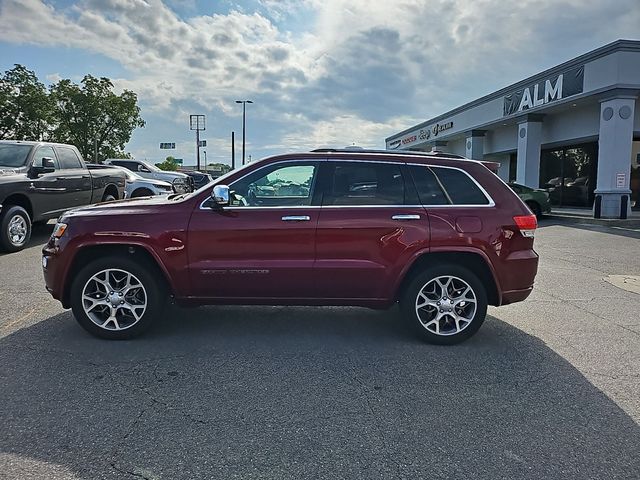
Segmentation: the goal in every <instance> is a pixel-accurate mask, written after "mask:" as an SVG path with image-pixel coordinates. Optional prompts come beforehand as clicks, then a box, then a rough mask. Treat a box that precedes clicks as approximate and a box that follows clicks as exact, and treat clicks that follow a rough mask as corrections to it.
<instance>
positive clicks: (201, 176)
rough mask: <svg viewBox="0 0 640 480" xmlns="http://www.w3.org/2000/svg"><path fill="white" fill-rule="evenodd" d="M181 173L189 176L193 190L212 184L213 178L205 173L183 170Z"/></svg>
mask: <svg viewBox="0 0 640 480" xmlns="http://www.w3.org/2000/svg"><path fill="white" fill-rule="evenodd" d="M182 173H184V174H186V175H189V176H190V177H191V178H192V179H193V188H194V189H195V190H197V189H199V188H202V187H204V186H205V185H207V184H209V183H211V182H213V177H212V176H211V175H209V174H208V173H205V172H200V171H198V170H189V171H187V170H184V171H183V172H182Z"/></svg>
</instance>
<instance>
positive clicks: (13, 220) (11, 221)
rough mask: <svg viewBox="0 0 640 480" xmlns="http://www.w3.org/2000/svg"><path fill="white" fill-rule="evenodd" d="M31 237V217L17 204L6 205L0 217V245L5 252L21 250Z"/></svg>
mask: <svg viewBox="0 0 640 480" xmlns="http://www.w3.org/2000/svg"><path fill="white" fill-rule="evenodd" d="M30 238H31V218H30V217H29V214H28V213H27V211H26V210H25V209H24V208H22V207H19V206H17V205H14V206H7V207H6V210H5V211H4V212H3V214H2V217H1V218H0V246H1V247H2V249H3V250H5V251H7V252H17V251H18V250H22V249H23V248H24V247H26V246H27V243H29V239H30Z"/></svg>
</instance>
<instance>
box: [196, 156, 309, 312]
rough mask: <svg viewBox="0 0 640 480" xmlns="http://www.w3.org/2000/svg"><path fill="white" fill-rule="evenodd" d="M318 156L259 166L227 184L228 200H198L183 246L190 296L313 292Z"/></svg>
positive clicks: (293, 295) (252, 296) (300, 295)
mask: <svg viewBox="0 0 640 480" xmlns="http://www.w3.org/2000/svg"><path fill="white" fill-rule="evenodd" d="M319 163H321V162H316V161H286V162H280V163H275V164H271V165H267V166H264V167H262V168H259V169H258V170H255V171H253V172H252V173H249V174H247V175H246V176H245V177H243V178H241V179H239V180H237V181H236V182H234V183H233V184H231V185H229V187H230V190H231V205H230V206H229V207H225V208H224V209H220V208H215V207H213V206H212V205H211V204H210V202H209V201H208V200H206V201H205V202H203V204H202V205H200V206H199V207H198V208H196V210H195V211H194V212H193V215H192V217H191V222H190V224H189V246H188V252H189V265H190V268H189V269H190V276H191V282H192V290H193V291H194V293H195V295H196V296H198V297H208V298H216V297H226V298H247V299H263V301H264V299H268V298H274V299H275V298H278V299H282V298H307V297H312V296H313V295H314V284H313V262H314V256H315V232H316V225H317V222H318V214H319V211H320V209H319V203H318V200H317V196H316V195H315V194H316V179H317V175H318V169H319V168H318V166H319Z"/></svg>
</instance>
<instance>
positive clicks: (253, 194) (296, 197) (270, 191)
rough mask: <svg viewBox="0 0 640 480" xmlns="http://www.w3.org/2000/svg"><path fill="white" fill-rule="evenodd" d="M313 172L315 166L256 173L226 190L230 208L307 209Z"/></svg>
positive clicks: (288, 165) (265, 169) (291, 167)
mask: <svg viewBox="0 0 640 480" xmlns="http://www.w3.org/2000/svg"><path fill="white" fill-rule="evenodd" d="M317 169H318V168H317V165H316V163H315V162H314V163H307V162H305V163H300V164H293V165H292V164H290V163H287V164H285V165H272V166H270V167H266V168H263V169H260V170H258V171H256V172H254V173H252V174H249V175H247V176H246V177H245V178H242V179H240V180H238V181H237V182H234V183H233V184H231V185H230V186H229V188H230V190H231V198H230V202H231V206H233V207H243V206H249V207H253V206H264V207H271V206H274V207H280V206H305V205H311V200H312V198H313V186H314V181H315V177H316V172H317Z"/></svg>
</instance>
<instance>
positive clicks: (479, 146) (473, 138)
mask: <svg viewBox="0 0 640 480" xmlns="http://www.w3.org/2000/svg"><path fill="white" fill-rule="evenodd" d="M484 134H485V131H484V130H471V131H470V132H467V145H466V151H465V157H467V158H471V159H473V160H482V159H483V158H484Z"/></svg>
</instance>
